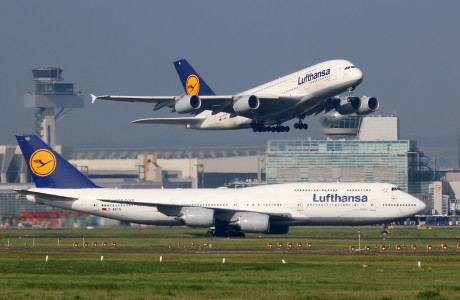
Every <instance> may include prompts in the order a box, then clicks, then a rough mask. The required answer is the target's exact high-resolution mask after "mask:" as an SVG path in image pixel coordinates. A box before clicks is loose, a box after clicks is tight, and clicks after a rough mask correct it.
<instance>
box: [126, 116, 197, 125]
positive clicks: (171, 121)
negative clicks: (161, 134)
mask: <svg viewBox="0 0 460 300" xmlns="http://www.w3.org/2000/svg"><path fill="white" fill-rule="evenodd" d="M203 121H204V119H202V118H193V117H192V118H150V119H139V120H134V121H131V123H139V124H167V125H193V124H199V123H201V122H203Z"/></svg>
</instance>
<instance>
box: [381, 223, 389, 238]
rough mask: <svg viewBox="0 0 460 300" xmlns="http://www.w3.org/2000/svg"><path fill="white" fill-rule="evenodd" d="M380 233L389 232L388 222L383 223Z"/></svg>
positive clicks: (385, 233)
mask: <svg viewBox="0 0 460 300" xmlns="http://www.w3.org/2000/svg"><path fill="white" fill-rule="evenodd" d="M381 234H382V235H387V234H390V231H389V230H388V224H383V229H382V232H381Z"/></svg>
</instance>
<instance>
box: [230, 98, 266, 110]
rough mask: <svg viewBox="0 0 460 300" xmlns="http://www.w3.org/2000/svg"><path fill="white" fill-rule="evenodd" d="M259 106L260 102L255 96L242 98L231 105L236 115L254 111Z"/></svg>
mask: <svg viewBox="0 0 460 300" xmlns="http://www.w3.org/2000/svg"><path fill="white" fill-rule="evenodd" d="M259 106H260V101H259V99H258V98H257V97H256V96H254V95H252V96H243V97H241V98H240V99H238V100H236V101H235V103H233V110H234V111H235V112H236V113H245V112H248V111H251V110H256V109H258V108H259Z"/></svg>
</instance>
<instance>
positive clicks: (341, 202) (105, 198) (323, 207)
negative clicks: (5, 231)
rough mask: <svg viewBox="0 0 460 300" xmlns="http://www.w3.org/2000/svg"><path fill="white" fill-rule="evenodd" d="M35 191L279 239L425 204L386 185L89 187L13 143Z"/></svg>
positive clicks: (143, 218) (61, 162) (407, 213)
mask: <svg viewBox="0 0 460 300" xmlns="http://www.w3.org/2000/svg"><path fill="white" fill-rule="evenodd" d="M16 138H17V141H18V144H19V146H20V148H21V151H22V154H23V155H24V159H25V161H26V162H27V165H28V167H29V170H30V174H31V176H32V178H33V180H34V182H35V185H36V188H31V189H27V190H16V192H18V193H21V194H24V195H27V199H28V200H29V201H32V202H35V203H40V204H45V205H50V206H55V207H60V208H65V209H70V210H74V211H79V212H84V213H89V214H93V215H97V216H101V217H105V218H111V219H116V220H122V221H129V222H133V223H140V224H151V225H187V226H191V227H204V228H211V229H210V230H209V232H208V234H209V235H217V236H224V235H238V236H244V233H245V232H254V233H273V234H283V233H287V232H288V231H289V227H290V226H300V225H364V224H386V223H389V222H392V221H397V220H404V219H406V218H409V217H411V216H414V215H416V214H418V213H420V212H422V211H423V210H425V208H426V205H425V203H423V202H422V201H420V200H418V199H417V198H414V197H412V196H410V195H409V194H406V193H405V192H403V191H401V189H400V188H398V187H397V186H395V185H393V184H388V183H349V182H347V183H342V182H337V183H308V182H299V183H286V184H276V185H265V186H257V187H248V188H241V189H109V188H101V187H99V186H97V185H95V184H94V183H93V182H92V181H90V180H89V179H88V178H87V177H85V176H84V175H83V174H82V173H80V172H79V171H78V170H77V169H76V168H75V167H73V166H72V165H71V164H70V163H69V162H68V161H66V160H65V159H64V158H62V157H61V156H60V155H59V154H58V153H56V152H55V151H53V150H52V149H51V148H50V147H49V146H48V145H47V144H45V143H44V142H43V141H42V140H40V139H39V138H38V137H37V136H35V135H19V136H16Z"/></svg>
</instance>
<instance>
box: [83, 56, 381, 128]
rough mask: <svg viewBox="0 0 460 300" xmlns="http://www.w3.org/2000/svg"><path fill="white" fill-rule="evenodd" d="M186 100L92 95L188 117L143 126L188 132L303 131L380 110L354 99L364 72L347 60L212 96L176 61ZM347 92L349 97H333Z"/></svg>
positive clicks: (369, 99) (370, 101)
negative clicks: (316, 118) (332, 115)
mask: <svg viewBox="0 0 460 300" xmlns="http://www.w3.org/2000/svg"><path fill="white" fill-rule="evenodd" d="M174 66H175V67H176V70H177V73H178V75H179V77H180V80H181V82H182V85H183V87H184V90H185V92H186V95H181V96H116V95H104V96H95V95H93V94H91V98H92V103H94V102H95V101H96V100H98V99H101V100H112V101H125V102H145V103H152V104H155V107H154V109H153V110H154V111H155V110H158V109H160V108H163V107H169V108H171V109H172V112H177V113H180V114H186V113H191V114H195V116H193V117H185V118H148V119H140V120H135V121H132V122H131V123H142V124H171V125H185V126H186V127H187V128H190V129H200V130H233V129H244V128H252V130H253V131H254V132H270V131H271V132H275V131H276V132H287V131H289V126H283V123H284V122H287V121H289V120H292V119H298V122H297V123H295V124H294V128H295V129H307V128H308V126H307V124H305V123H303V119H304V118H305V117H306V116H310V115H313V114H319V113H321V112H329V111H332V110H335V111H337V112H338V113H339V114H341V115H348V114H351V113H356V114H359V115H366V114H369V113H372V112H375V111H376V110H377V109H378V108H379V102H378V100H377V99H376V98H375V97H365V96H363V97H361V98H359V97H353V96H352V93H351V92H352V91H353V90H354V89H355V88H356V86H358V85H359V84H360V83H361V81H362V80H363V73H362V72H361V71H360V70H359V69H358V68H356V67H355V66H354V65H353V64H352V63H351V62H349V61H346V60H330V61H326V62H322V63H318V64H316V65H314V66H312V67H309V68H306V69H303V70H300V71H298V72H295V73H292V74H289V75H287V76H284V77H281V78H279V79H276V80H273V81H270V82H268V83H265V84H263V85H260V86H257V87H255V88H253V89H250V90H247V91H244V92H241V93H239V94H236V95H216V94H215V93H214V92H213V91H212V90H211V88H210V87H209V86H208V85H207V84H206V82H205V81H204V80H203V79H202V78H201V76H200V75H198V73H197V72H196V71H195V70H194V69H193V68H192V66H191V65H190V64H189V63H188V62H187V61H186V60H185V59H182V60H178V61H176V62H174ZM346 91H348V93H349V96H348V97H344V98H339V97H336V95H339V94H341V93H344V92H346Z"/></svg>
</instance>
